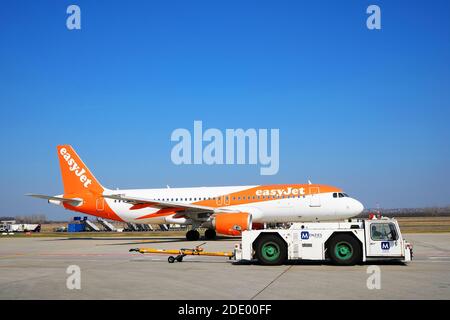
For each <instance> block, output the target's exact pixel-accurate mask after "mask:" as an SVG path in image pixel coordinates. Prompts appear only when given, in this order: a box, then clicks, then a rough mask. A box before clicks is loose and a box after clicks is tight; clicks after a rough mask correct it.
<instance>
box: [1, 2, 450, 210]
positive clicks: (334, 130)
mask: <svg viewBox="0 0 450 320" xmlns="http://www.w3.org/2000/svg"><path fill="white" fill-rule="evenodd" d="M70 4H77V5H79V6H80V8H81V19H82V20H81V26H82V29H81V30H74V31H70V30H68V29H67V28H66V18H67V16H68V15H67V14H66V9H67V7H68V6H69V5H70ZM370 4H377V5H379V6H380V8H381V17H382V29H381V30H377V31H370V30H368V29H367V28H366V18H367V14H366V8H367V6H368V5H370ZM449 13H450V3H449V2H448V1H445V0H443V1H440V0H437V1H433V2H429V1H371V2H368V1H360V0H354V1H273V0H272V1H249V0H244V1H222V0H220V1H209V0H207V1H197V0H195V1H191V0H189V1H186V0H183V1H162V0H161V1H159V0H158V1H156V0H152V1H131V2H130V1H80V0H75V1H63V0H60V1H21V0H14V1H12V0H11V1H2V4H1V6H0V41H1V42H0V43H1V50H0V133H1V136H2V139H1V144H2V145H1V157H0V170H1V171H0V173H1V177H2V180H1V183H0V192H1V194H2V201H1V202H0V216H2V215H19V214H39V213H44V214H47V216H48V217H50V218H55V219H56V218H58V219H66V218H68V217H69V216H70V215H71V214H70V213H69V212H66V211H65V210H63V209H60V208H58V207H53V206H50V205H48V204H46V203H45V201H42V202H41V201H39V200H36V199H28V198H26V197H24V196H23V194H25V193H28V192H35V193H45V194H58V193H61V192H62V184H61V178H60V173H59V165H58V161H57V157H56V148H55V147H56V145H57V144H66V143H67V144H72V145H73V146H74V147H75V148H76V150H77V152H78V154H79V155H80V156H81V157H82V158H83V160H84V161H85V162H86V163H87V165H88V166H89V167H90V169H91V170H92V171H93V172H94V174H95V175H96V177H97V178H98V179H99V180H100V181H101V183H102V184H104V185H105V186H107V187H110V188H116V187H119V188H131V187H133V188H146V187H147V188H151V187H164V186H165V185H167V184H169V185H170V186H172V187H183V186H202V185H205V186H214V185H239V184H270V183H303V182H306V181H307V179H310V180H312V181H313V182H316V183H324V184H331V185H336V186H340V187H342V188H343V189H344V190H346V191H347V192H348V193H349V194H351V195H353V196H355V197H356V198H358V199H360V200H361V201H362V202H363V203H364V204H365V206H366V207H374V206H376V205H377V203H378V204H379V205H380V206H381V207H416V206H435V205H438V206H443V205H449V204H450V184H449V181H450V169H449V164H450V150H449V138H450V126H449V118H450V117H449V116H450V90H449V88H450V42H449V39H450V19H449V18H450V17H449ZM194 120H202V121H203V125H204V127H205V128H219V129H221V130H225V129H226V128H244V129H246V128H279V129H280V170H279V172H278V174H277V175H273V176H261V175H260V174H259V166H251V165H245V166H242V165H241V166H237V165H234V166H206V165H201V166H194V165H191V166H189V165H184V166H175V165H174V164H173V163H172V162H171V159H170V151H171V148H172V147H173V145H174V143H172V142H171V141H170V135H171V133H172V131H173V130H174V129H176V128H188V129H192V127H193V121H194Z"/></svg>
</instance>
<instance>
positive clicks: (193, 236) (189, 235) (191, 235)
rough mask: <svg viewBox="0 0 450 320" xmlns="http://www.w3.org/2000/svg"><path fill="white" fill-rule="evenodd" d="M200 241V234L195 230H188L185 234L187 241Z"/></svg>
mask: <svg viewBox="0 0 450 320" xmlns="http://www.w3.org/2000/svg"><path fill="white" fill-rule="evenodd" d="M198 239H200V233H199V232H198V231H197V230H189V231H188V232H186V240H187V241H197V240H198Z"/></svg>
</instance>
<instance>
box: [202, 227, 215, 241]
mask: <svg viewBox="0 0 450 320" xmlns="http://www.w3.org/2000/svg"><path fill="white" fill-rule="evenodd" d="M215 238H216V231H215V230H214V229H208V230H206V231H205V239H206V240H214V239H215Z"/></svg>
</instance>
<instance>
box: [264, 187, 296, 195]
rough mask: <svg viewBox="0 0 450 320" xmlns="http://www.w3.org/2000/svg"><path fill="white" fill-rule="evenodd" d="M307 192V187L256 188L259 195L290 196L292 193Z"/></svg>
mask: <svg viewBox="0 0 450 320" xmlns="http://www.w3.org/2000/svg"><path fill="white" fill-rule="evenodd" d="M304 194H305V188H292V187H287V188H284V189H264V190H261V189H258V190H256V195H257V196H280V197H281V196H290V195H294V196H297V195H304Z"/></svg>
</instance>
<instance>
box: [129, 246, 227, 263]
mask: <svg viewBox="0 0 450 320" xmlns="http://www.w3.org/2000/svg"><path fill="white" fill-rule="evenodd" d="M204 244H206V242H204V243H202V244H199V245H198V246H196V247H195V248H193V249H187V248H181V249H179V250H176V249H155V248H134V249H130V252H139V253H142V254H144V253H160V254H170V256H169V258H167V261H168V262H169V263H174V262H175V260H176V261H178V262H182V261H183V258H184V257H185V256H210V257H228V258H229V259H230V260H231V259H232V258H233V257H234V252H230V251H228V252H227V251H215V252H207V251H204V249H203V248H202V247H201V246H202V245H204ZM173 255H176V256H175V257H174V256H173Z"/></svg>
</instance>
